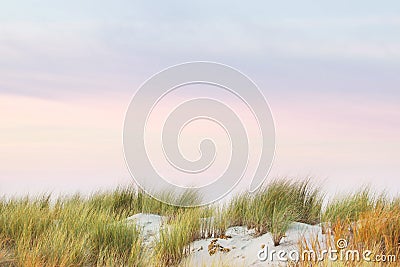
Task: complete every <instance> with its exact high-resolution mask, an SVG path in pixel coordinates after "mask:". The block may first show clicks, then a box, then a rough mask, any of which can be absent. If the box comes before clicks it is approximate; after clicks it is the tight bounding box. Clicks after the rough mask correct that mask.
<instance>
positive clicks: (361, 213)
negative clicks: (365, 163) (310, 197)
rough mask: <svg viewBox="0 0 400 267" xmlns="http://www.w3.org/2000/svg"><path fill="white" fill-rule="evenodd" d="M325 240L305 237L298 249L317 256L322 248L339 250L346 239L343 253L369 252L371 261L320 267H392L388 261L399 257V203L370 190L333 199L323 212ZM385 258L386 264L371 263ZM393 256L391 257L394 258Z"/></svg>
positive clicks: (304, 263) (364, 189) (308, 262)
mask: <svg viewBox="0 0 400 267" xmlns="http://www.w3.org/2000/svg"><path fill="white" fill-rule="evenodd" d="M322 218H323V221H324V222H325V225H326V229H324V230H325V234H326V239H325V240H318V239H317V238H314V239H313V240H312V241H311V243H310V242H307V240H305V239H304V238H303V239H302V240H301V242H300V243H299V250H300V251H304V250H313V251H315V252H317V253H320V252H321V251H322V250H323V249H326V248H332V249H338V250H339V251H340V248H338V246H337V242H338V240H339V239H345V240H346V241H347V244H348V246H347V247H346V248H345V250H347V251H348V250H357V251H359V253H360V254H362V253H363V252H364V251H365V250H370V251H371V252H372V255H371V257H370V258H371V259H372V262H368V263H366V262H364V261H363V260H362V256H360V257H361V260H359V261H353V260H350V261H346V262H343V261H341V262H337V263H329V262H326V261H325V262H323V263H320V264H319V265H321V266H365V265H367V264H368V266H388V265H390V266H395V265H396V263H395V262H393V261H391V260H393V259H397V260H398V257H399V255H400V245H399V244H400V200H399V199H398V198H394V199H393V198H389V197H387V196H386V195H385V194H384V193H382V194H379V195H377V194H375V193H373V192H372V191H371V190H370V188H368V187H363V188H362V189H361V190H359V191H357V192H355V193H353V194H347V195H346V196H345V197H339V198H334V199H333V200H332V201H330V202H329V203H328V205H327V207H326V209H325V211H324V212H323V215H322ZM376 255H378V256H384V257H386V258H388V259H389V260H388V261H387V262H374V257H375V256H376ZM393 257H394V258H393ZM313 263H315V261H314V262H312V261H305V262H302V264H301V266H309V265H310V264H313Z"/></svg>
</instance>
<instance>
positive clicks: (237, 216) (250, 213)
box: [227, 179, 323, 246]
mask: <svg viewBox="0 0 400 267" xmlns="http://www.w3.org/2000/svg"><path fill="white" fill-rule="evenodd" d="M322 201H323V194H322V191H321V189H320V188H319V187H316V186H314V185H313V184H312V182H311V180H310V179H306V180H304V181H292V180H289V179H279V180H274V181H272V182H270V183H269V184H268V185H267V186H266V187H263V188H261V189H260V190H258V191H257V192H256V193H255V194H250V193H242V194H240V195H238V196H236V197H234V198H233V200H232V201H231V202H230V203H229V204H228V207H227V217H228V218H229V220H230V223H229V225H230V226H236V225H247V227H248V228H250V229H252V228H254V229H255V231H256V234H257V235H262V234H265V233H267V232H271V233H272V235H273V239H274V240H273V241H274V244H275V245H276V246H277V245H279V243H280V240H281V239H282V237H283V236H284V235H285V232H286V230H287V228H288V227H289V225H290V223H291V222H294V221H298V222H303V223H308V224H317V223H319V221H320V213H321V206H322Z"/></svg>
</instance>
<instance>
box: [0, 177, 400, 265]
mask: <svg viewBox="0 0 400 267" xmlns="http://www.w3.org/2000/svg"><path fill="white" fill-rule="evenodd" d="M164 197H168V198H173V197H176V198H177V199H175V200H174V202H178V203H182V205H184V206H185V205H193V204H196V203H198V201H199V196H198V195H196V193H195V191H190V192H189V191H188V192H187V193H185V194H183V195H181V196H174V194H172V193H166V195H165V196H164ZM323 199H324V194H323V192H322V191H321V189H320V188H319V187H318V186H315V185H314V184H313V182H312V181H311V180H310V179H306V180H303V181H295V180H290V179H277V180H273V181H271V182H269V183H268V184H267V185H266V186H265V187H262V188H261V189H260V190H258V191H257V192H255V193H253V194H250V193H247V192H245V193H242V194H239V195H237V196H236V197H234V198H232V199H231V200H230V201H228V202H227V203H225V204H224V205H217V204H215V205H212V206H207V207H194V208H185V207H177V206H171V205H168V204H165V203H162V202H160V201H158V200H156V199H154V198H151V197H149V196H148V195H147V194H145V193H144V192H142V191H140V190H136V189H134V188H133V187H121V188H117V189H115V190H112V191H107V192H96V193H94V194H92V195H91V196H89V197H83V196H80V195H74V196H69V197H60V198H57V199H52V198H51V196H50V195H43V196H40V197H37V198H20V199H0V266H49V267H50V266H175V265H179V264H180V263H181V262H182V259H184V258H185V257H186V256H187V255H188V254H189V253H190V252H191V244H192V242H193V241H195V240H198V239H204V238H217V237H222V236H224V234H225V231H226V229H227V228H229V227H231V226H247V227H248V228H249V229H254V230H255V234H256V235H262V234H264V233H267V232H270V233H271V235H272V238H273V243H274V244H275V245H276V246H277V245H279V244H280V243H281V241H282V238H283V237H284V236H285V234H286V231H287V229H288V227H289V225H290V224H291V223H292V222H294V221H297V222H302V223H307V224H318V223H320V222H322V223H323V224H324V225H327V227H326V230H327V236H328V238H327V239H326V240H327V241H326V244H324V245H326V246H328V245H329V246H335V242H336V240H338V239H339V238H345V239H346V240H348V241H349V246H351V247H358V246H360V244H362V245H363V246H365V247H368V248H370V249H372V250H373V251H374V253H385V254H396V255H398V252H399V246H398V243H399V242H400V199H389V198H387V197H386V196H385V195H384V194H380V195H377V194H374V193H373V192H372V191H371V190H370V189H368V188H362V190H359V191H357V192H356V193H353V194H349V195H347V196H345V197H343V198H334V199H332V200H331V201H328V205H327V207H326V208H325V209H324V210H323V211H322V202H323ZM137 213H152V214H158V215H161V216H164V217H165V218H167V219H166V220H165V222H164V224H163V225H162V227H161V229H160V232H159V235H158V238H156V239H155V240H154V243H152V244H151V248H152V249H148V248H146V246H145V245H144V242H143V238H144V236H143V234H142V233H141V229H139V228H138V227H137V226H136V225H135V224H131V223H129V224H128V223H126V222H125V219H126V218H127V217H129V216H132V215H134V214H137ZM320 241H321V240H315V242H314V243H313V244H311V245H310V244H309V243H308V244H304V242H302V244H301V245H300V249H303V250H304V249H305V248H306V246H314V247H313V248H315V249H321V248H322V245H321V244H320V243H319V242H320ZM304 266H305V265H304Z"/></svg>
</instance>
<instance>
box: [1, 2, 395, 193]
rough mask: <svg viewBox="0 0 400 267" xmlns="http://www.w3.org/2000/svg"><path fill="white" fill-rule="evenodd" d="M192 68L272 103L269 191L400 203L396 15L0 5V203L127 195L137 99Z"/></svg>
mask: <svg viewBox="0 0 400 267" xmlns="http://www.w3.org/2000/svg"><path fill="white" fill-rule="evenodd" d="M193 60H206V61H214V62H220V63H223V64H227V65H230V66H232V67H234V68H236V69H239V70H240V71H242V72H243V73H245V74H246V75H248V76H249V77H251V79H252V80H253V81H254V82H255V83H256V84H257V85H258V87H259V88H260V90H261V91H262V92H263V93H264V95H265V97H266V99H267V100H268V102H269V105H270V108H271V110H272V113H273V115H274V120H275V125H276V138H277V140H276V157H275V161H274V164H273V166H272V169H271V173H270V176H269V179H271V178H274V177H293V178H295V179H302V178H304V177H308V176H311V177H314V178H315V179H316V181H318V182H321V183H322V184H323V186H324V188H325V189H326V190H327V191H328V192H329V193H332V194H334V193H336V192H343V191H346V190H351V189H352V188H358V187H359V186H360V185H364V184H370V185H371V186H372V187H374V188H378V189H379V190H383V189H386V190H387V191H388V192H389V193H390V194H397V193H398V192H399V191H400V179H399V178H400V177H399V171H400V157H399V156H398V153H399V151H400V105H399V103H400V75H399V71H400V3H399V2H398V1H385V3H384V4H383V3H377V2H376V1H331V2H329V3H328V2H324V3H322V2H318V3H317V2H316V1H254V2H252V3H251V4H244V3H243V2H239V1H218V3H215V1H193V2H191V3H189V2H187V1H168V2H160V3H157V4H156V3H153V2H151V1H113V2H110V1H63V2H61V1H49V0H42V1H2V2H1V8H0V195H6V196H13V195H24V194H27V193H29V194H37V193H42V192H55V193H72V192H85V193H87V192H92V191H95V190H100V189H109V188H114V187H115V186H117V185H120V184H127V183H130V182H132V179H131V177H130V175H129V172H128V170H127V168H126V166H125V162H124V156H123V148H122V128H123V122H124V116H125V112H126V110H127V107H128V105H129V102H130V99H131V98H132V96H133V94H134V93H135V92H136V91H137V89H138V88H139V86H140V85H141V84H142V83H143V82H144V81H145V80H146V79H148V78H149V77H150V76H151V75H153V74H155V73H157V72H159V71H160V70H162V69H164V68H166V67H169V66H171V65H175V64H179V63H183V62H188V61H193ZM228 98H229V97H228V96H227V99H228ZM176 99H179V98H178V97H175V98H174V100H171V101H176ZM227 101H228V100H227ZM232 103H235V102H234V101H233V102H232ZM233 105H235V104H233ZM188 134H189V137H190V136H191V135H193V132H190V129H189V131H188ZM217 134H218V133H217ZM222 136H223V135H220V137H221V138H222ZM186 153H189V154H188V156H189V157H190V156H192V157H196V155H190V151H186ZM223 162H225V161H224V160H222V161H221V164H223Z"/></svg>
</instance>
